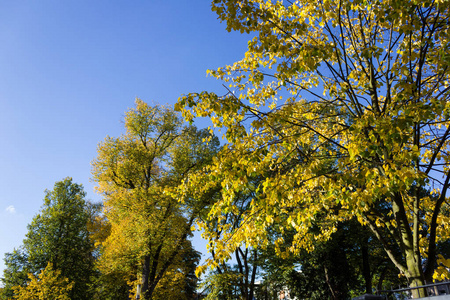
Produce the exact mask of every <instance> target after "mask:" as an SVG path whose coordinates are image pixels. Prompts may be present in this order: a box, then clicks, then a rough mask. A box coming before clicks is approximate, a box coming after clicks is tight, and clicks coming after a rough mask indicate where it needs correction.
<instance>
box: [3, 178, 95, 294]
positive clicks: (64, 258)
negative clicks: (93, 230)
mask: <svg viewBox="0 0 450 300" xmlns="http://www.w3.org/2000/svg"><path fill="white" fill-rule="evenodd" d="M85 195H86V194H85V192H84V190H83V186H82V185H80V184H77V183H74V182H73V181H72V178H65V179H64V180H62V181H58V182H56V183H55V185H54V188H53V190H51V191H50V190H46V191H45V198H44V204H43V205H42V208H41V211H40V212H39V213H38V214H37V215H36V216H35V217H34V218H33V220H32V222H31V223H30V224H29V225H28V233H27V234H26V237H25V239H24V240H23V247H21V248H20V249H19V250H15V251H14V252H13V253H10V254H7V255H6V258H5V262H6V265H7V268H6V269H5V271H4V278H3V279H2V281H3V282H4V284H5V287H6V289H5V291H4V293H6V294H7V295H6V296H8V297H11V296H13V295H12V294H11V289H12V287H13V286H22V287H24V286H25V285H27V284H28V288H27V292H26V293H29V292H30V290H29V289H31V286H34V285H35V284H37V281H36V280H37V279H36V278H37V277H36V276H37V275H38V274H41V275H39V276H47V275H49V276H50V275H51V274H53V275H55V274H56V273H58V274H60V275H61V276H62V278H67V280H68V281H69V282H71V284H72V286H71V288H70V289H67V293H68V294H67V297H70V298H72V299H73V298H76V299H92V290H91V289H90V283H91V279H92V278H91V277H92V276H93V275H94V256H93V251H94V243H93V242H92V240H91V239H90V234H89V231H88V222H89V220H90V219H91V214H90V208H89V205H88V202H87V201H86V200H85V199H84V198H85ZM49 264H51V265H49ZM47 266H50V267H49V270H47V271H48V272H47V271H45V272H43V273H41V271H42V270H44V269H46V267H47ZM55 272H56V273H55ZM28 273H30V274H32V275H31V277H30V276H28V278H24V275H25V274H28ZM53 275H51V276H53ZM55 276H56V275H55ZM58 276H59V275H58ZM29 280H32V281H33V280H35V281H33V282H34V283H32V284H31V285H30V283H28V281H29ZM40 280H41V281H42V280H43V278H40ZM49 280H50V279H49ZM51 280H56V277H55V278H53V277H52V278H51ZM21 291H24V293H25V290H23V289H22V290H21ZM61 299H62V298H61Z"/></svg>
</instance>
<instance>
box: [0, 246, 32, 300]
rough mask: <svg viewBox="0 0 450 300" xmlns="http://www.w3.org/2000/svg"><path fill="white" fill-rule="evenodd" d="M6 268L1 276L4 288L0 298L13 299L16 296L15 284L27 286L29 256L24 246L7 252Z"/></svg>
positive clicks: (3, 299)
mask: <svg viewBox="0 0 450 300" xmlns="http://www.w3.org/2000/svg"><path fill="white" fill-rule="evenodd" d="M4 260H5V269H4V270H3V277H2V278H1V281H2V285H3V288H2V289H1V290H0V299H2V300H6V299H11V298H12V297H13V296H14V290H13V287H14V286H18V285H20V286H25V285H26V283H27V281H28V273H29V272H30V271H29V268H28V258H27V254H26V250H25V249H24V248H23V247H20V248H19V249H14V251H13V252H11V253H6V254H5V258H4Z"/></svg>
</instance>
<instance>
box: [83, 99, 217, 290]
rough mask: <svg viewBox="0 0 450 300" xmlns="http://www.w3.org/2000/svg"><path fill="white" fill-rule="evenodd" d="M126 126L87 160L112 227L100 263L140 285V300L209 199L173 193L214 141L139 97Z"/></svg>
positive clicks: (200, 163)
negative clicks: (95, 154)
mask: <svg viewBox="0 0 450 300" xmlns="http://www.w3.org/2000/svg"><path fill="white" fill-rule="evenodd" d="M125 129H126V133H125V134H124V135H122V136H120V137H118V138H112V137H107V138H106V139H105V141H104V142H102V143H100V145H99V147H98V156H97V158H96V160H95V161H94V162H93V171H92V173H93V179H94V180H95V181H96V182H97V183H98V191H99V192H100V193H101V194H102V195H103V196H104V200H105V201H104V207H105V209H104V213H105V216H106V218H107V220H108V222H109V223H110V225H111V233H110V235H109V236H108V238H107V239H106V240H105V242H104V243H103V252H102V260H101V266H102V267H101V269H102V270H103V272H105V273H109V272H117V271H120V272H123V274H125V275H126V276H128V280H129V281H130V282H131V281H134V282H136V283H138V284H141V286H142V289H141V291H142V296H144V298H145V299H152V296H153V293H154V291H155V289H156V287H157V285H158V283H159V282H160V281H161V280H162V278H163V277H164V276H166V273H167V272H168V271H169V270H170V267H171V266H172V265H173V264H174V263H175V261H177V259H179V255H181V253H182V251H181V250H182V249H183V245H184V244H185V243H186V239H187V238H188V237H189V236H190V235H191V225H192V223H193V221H194V220H195V219H196V217H197V215H198V214H199V212H200V211H201V210H202V209H203V207H204V206H205V205H206V204H207V202H208V201H209V200H208V199H207V198H205V199H193V198H192V197H190V196H186V197H185V198H184V199H181V198H178V197H177V196H176V187H177V186H178V185H179V184H180V183H181V182H182V181H183V180H184V179H185V178H186V176H187V175H188V174H190V173H192V172H196V171H199V170H201V168H203V164H204V163H205V162H206V161H207V160H210V157H211V156H212V155H213V154H215V153H216V151H217V150H216V149H217V147H218V141H217V139H210V138H211V137H210V134H209V132H208V131H206V130H197V129H196V128H195V127H193V126H184V125H183V123H182V120H181V119H180V117H179V116H178V115H177V113H175V112H174V111H173V110H172V109H170V108H168V107H164V106H149V105H148V104H146V103H145V102H143V101H142V100H139V99H137V100H136V107H135V108H133V109H130V110H129V111H128V112H127V113H126V117H125ZM205 139H208V140H210V142H209V143H206V142H203V140H205ZM181 200H182V201H181ZM202 201H203V202H205V203H203V202H202Z"/></svg>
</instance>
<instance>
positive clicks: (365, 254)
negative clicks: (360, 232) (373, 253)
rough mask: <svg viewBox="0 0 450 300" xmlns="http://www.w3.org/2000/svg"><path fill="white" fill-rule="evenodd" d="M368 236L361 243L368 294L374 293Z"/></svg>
mask: <svg viewBox="0 0 450 300" xmlns="http://www.w3.org/2000/svg"><path fill="white" fill-rule="evenodd" d="M367 243H368V238H365V239H364V241H363V244H362V245H361V252H362V263H363V268H362V271H363V276H364V282H365V285H366V294H372V274H371V272H370V264H369V247H368V246H367Z"/></svg>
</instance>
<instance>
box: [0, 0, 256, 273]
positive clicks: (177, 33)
mask: <svg viewBox="0 0 450 300" xmlns="http://www.w3.org/2000/svg"><path fill="white" fill-rule="evenodd" d="M247 40H248V37H246V36H244V35H240V34H239V33H228V32H227V31H226V30H225V24H221V23H220V22H219V21H218V20H217V16H216V15H215V14H214V13H213V12H211V10H210V1H204V0H203V1H187V0H176V1H163V0H154V1H144V0H141V1H139V0H136V1H125V0H123V1H99V0H96V1H87V0H77V1H61V0H52V1H50V0H42V1H31V0H29V1H15V0H5V1H1V2H0V141H1V147H0V257H1V261H0V276H2V274H3V272H2V270H3V268H4V263H3V258H4V253H5V252H11V251H12V250H13V249H14V248H16V247H18V246H20V245H21V244H22V240H23V238H24V237H25V233H26V232H27V228H26V227H27V224H28V223H30V222H31V220H32V218H33V216H34V215H35V214H36V213H38V211H39V209H40V206H41V204H42V201H43V198H44V190H45V189H52V188H53V185H54V183H55V182H56V181H59V180H61V179H63V178H65V177H67V176H70V177H72V178H73V179H74V181H75V182H77V183H80V184H83V185H84V187H85V191H86V192H87V198H88V199H91V200H94V201H99V200H100V197H99V196H98V195H96V194H95V193H94V192H93V183H91V182H90V176H91V175H90V171H91V166H90V162H91V161H92V160H93V159H94V157H95V156H96V147H97V144H98V143H99V142H100V141H102V140H103V139H104V138H105V136H106V135H110V136H118V135H120V134H121V133H122V128H123V124H122V120H123V115H124V112H125V111H126V110H127V109H128V108H130V107H133V105H134V99H135V97H139V98H141V99H143V100H144V101H147V102H149V103H161V104H174V103H175V101H176V100H177V99H178V97H179V96H180V95H181V94H185V93H188V92H196V91H202V90H210V91H215V92H217V93H219V94H221V93H225V92H226V91H225V90H224V88H223V87H222V86H221V82H219V81H217V80H215V79H213V78H208V77H206V70H207V69H211V68H213V69H214V68H217V67H221V66H224V65H226V64H230V63H233V62H234V61H236V60H238V59H240V58H241V57H242V56H243V54H244V52H245V50H246V46H247ZM198 125H200V126H201V125H202V124H198ZM197 244H198V245H200V244H201V243H197ZM198 247H199V248H198V249H199V250H201V251H204V249H203V248H201V247H200V246H198Z"/></svg>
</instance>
